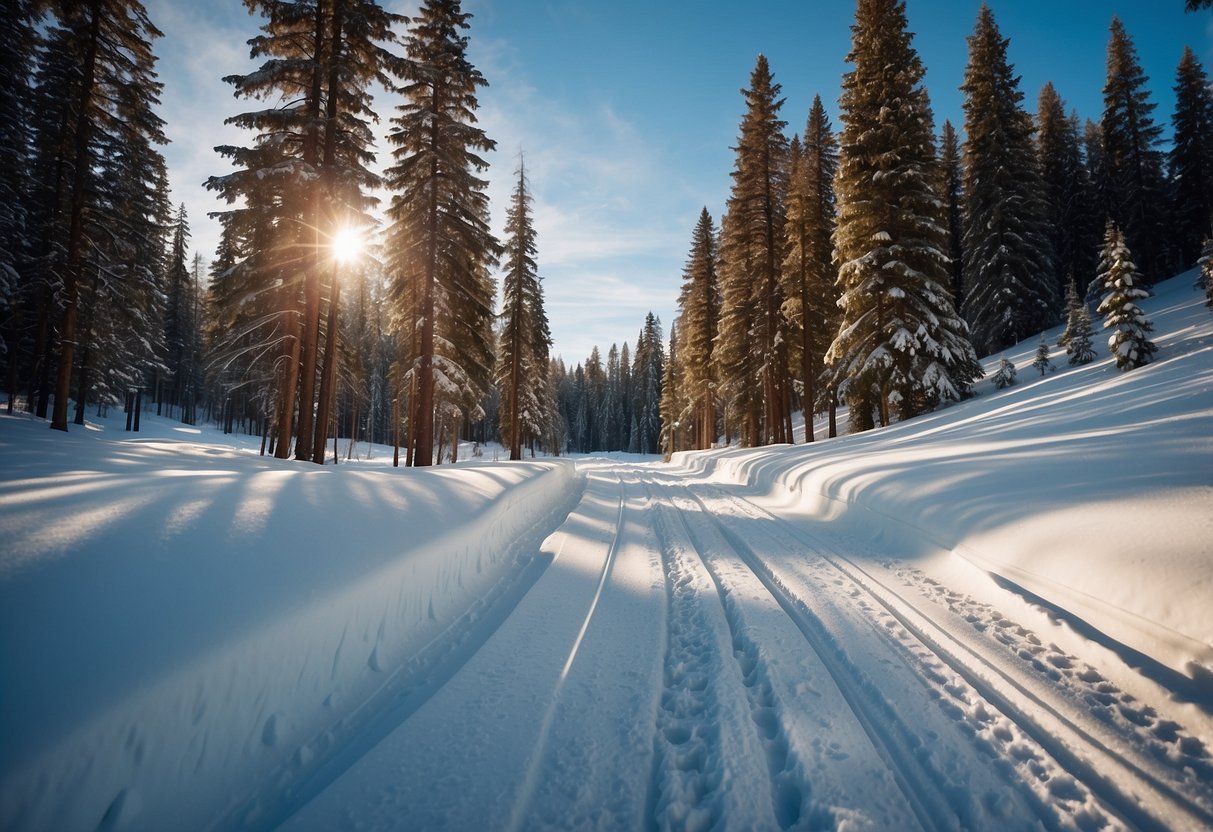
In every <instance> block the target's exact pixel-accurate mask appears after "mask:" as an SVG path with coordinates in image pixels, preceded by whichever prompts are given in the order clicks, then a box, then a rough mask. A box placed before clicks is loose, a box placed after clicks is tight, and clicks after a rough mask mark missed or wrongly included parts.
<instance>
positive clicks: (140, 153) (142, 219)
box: [35, 0, 165, 431]
mask: <svg viewBox="0 0 1213 832" xmlns="http://www.w3.org/2000/svg"><path fill="white" fill-rule="evenodd" d="M43 6H44V7H48V8H49V9H50V11H51V12H52V13H53V14H54V16H55V18H56V21H57V25H55V26H53V27H52V28H51V30H50V31H49V33H48V35H47V40H46V42H47V50H48V53H49V54H48V58H47V61H48V64H49V65H50V66H58V67H60V68H61V69H62V70H64V71H63V72H62V73H61V74H59V75H58V76H52V75H44V76H43V79H44V80H48V79H52V78H53V79H54V80H52V82H51V83H45V84H43V85H42V87H41V97H40V98H39V99H38V100H37V101H36V102H35V106H37V107H38V108H43V107H45V108H46V109H47V111H48V112H50V113H54V114H55V115H61V120H60V121H59V123H58V124H54V123H53V122H51V123H47V122H43V124H44V125H45V126H46V128H48V129H47V130H46V131H45V132H43V133H42V135H41V137H40V138H39V139H36V141H40V142H41V143H43V144H44V146H54V147H58V148H60V151H59V152H58V153H57V154H56V155H57V157H58V159H60V160H61V161H62V162H63V163H65V165H63V166H61V167H60V173H61V174H62V175H63V177H64V178H62V179H60V178H58V177H56V178H55V179H54V180H52V181H43V182H40V183H39V184H40V186H41V187H43V188H48V189H51V190H53V192H54V196H53V197H51V198H49V199H44V203H45V204H50V205H51V206H52V207H51V210H50V212H49V213H48V214H45V215H44V220H45V221H46V222H47V223H48V227H46V228H44V229H43V237H44V239H47V240H55V241H58V242H57V243H52V247H53V246H54V245H56V244H58V245H62V249H61V252H62V254H61V256H60V257H56V258H55V260H56V263H57V265H55V266H53V267H52V273H53V275H54V277H53V282H54V285H55V289H56V293H57V295H58V298H59V301H60V303H61V305H62V315H61V317H60V319H59V326H58V335H59V357H58V369H57V372H56V380H55V386H54V411H53V413H52V415H51V427H52V428H54V429H56V430H63V431H66V430H67V405H68V397H69V395H70V391H71V386H72V372H73V369H74V368H75V364H76V359H77V354H76V346H77V343H78V342H79V341H81V340H82V337H81V336H82V333H81V332H80V331H79V326H78V324H79V320H78V317H79V310H80V308H81V304H80V300H81V293H82V292H83V291H87V290H88V286H87V284H86V279H95V280H96V281H97V283H98V288H108V287H102V286H101V285H100V281H101V277H100V275H99V274H98V271H97V270H99V269H108V275H109V276H112V278H113V279H114V280H118V279H120V276H121V274H122V273H123V272H129V273H130V275H131V276H132V279H133V282H135V283H138V282H140V281H142V280H144V279H145V276H146V275H145V272H144V269H145V268H146V267H147V266H148V265H149V264H148V263H147V262H146V258H145V257H144V256H142V255H143V253H144V252H145V251H146V250H147V247H146V246H145V245H144V244H145V242H146V241H147V240H148V238H149V237H150V236H152V235H153V234H154V233H155V229H154V227H153V226H154V224H155V223H156V222H157V221H160V220H163V219H164V218H162V217H154V216H152V215H151V212H150V211H148V210H147V209H146V206H145V205H142V204H135V203H134V202H133V200H142V199H143V198H144V197H145V196H146V195H147V191H148V189H155V188H157V187H159V186H160V184H161V183H158V182H156V181H154V180H155V179H156V177H157V176H158V175H160V176H162V175H163V158H162V157H160V156H159V153H158V151H156V150H155V147H154V146H155V145H156V144H163V143H164V142H165V138H164V133H163V122H162V121H161V120H160V119H159V118H158V117H157V116H156V115H155V113H154V111H153V108H154V107H155V106H156V105H157V104H158V103H159V94H160V89H161V86H162V85H161V84H160V83H159V82H158V81H157V80H156V72H155V56H154V55H153V53H152V47H151V42H152V41H153V40H154V39H156V38H158V37H160V34H161V33H160V32H159V30H157V29H156V27H155V26H153V25H152V22H151V20H150V19H149V18H148V16H147V11H146V10H145V9H144V7H143V5H142V4H141V3H139V2H138V0H87V2H67V0H58V2H47V3H45V4H43ZM107 166H108V168H109V171H108V172H109V173H115V172H118V173H120V174H121V175H124V176H128V177H138V178H137V179H135V180H129V179H128V180H125V181H117V182H115V181H112V180H109V179H106V178H104V176H103V173H102V172H103V170H105V168H106V167H107ZM123 200H125V202H124V201H123ZM123 222H135V223H136V227H134V228H127V227H125V226H124V225H122V223H123ZM103 229H104V230H103ZM107 236H108V239H105V238H106V237H107ZM103 240H105V242H107V243H109V244H110V245H109V246H107V248H108V250H107V251H105V252H100V251H98V248H97V246H98V244H99V243H101V242H102V241H103ZM48 254H49V252H48ZM115 289H116V290H117V287H115ZM135 291H136V292H137V291H138V290H135ZM128 300H129V301H131V302H132V303H133V304H134V305H133V306H132V308H131V311H132V312H137V311H142V310H138V309H137V308H136V307H138V306H139V301H138V300H137V299H136V298H135V297H133V296H132V297H131V298H122V299H121V300H120V301H119V303H126V302H127V301H128ZM94 311H96V310H94ZM139 322H140V324H141V325H142V324H144V323H146V319H145V318H143V317H140V321H139ZM132 334H135V333H132ZM137 335H151V333H149V332H148V331H147V330H146V329H143V328H142V327H141V328H140V330H139V332H138V333H137ZM156 340H157V339H155V337H154V336H152V337H151V339H150V341H149V344H151V343H155V341H156ZM136 343H138V341H136ZM138 358H139V357H136V361H138ZM130 369H131V370H133V369H134V368H130ZM139 369H142V368H139ZM126 376H127V377H128V378H131V379H132V380H133V376H132V375H131V373H130V372H127V373H126ZM82 386H84V387H85V388H87V386H88V385H87V384H83V385H82Z"/></svg>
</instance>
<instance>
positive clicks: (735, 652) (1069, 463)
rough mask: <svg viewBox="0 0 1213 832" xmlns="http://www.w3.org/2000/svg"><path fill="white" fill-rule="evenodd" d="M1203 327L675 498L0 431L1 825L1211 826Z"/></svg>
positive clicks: (384, 460) (719, 479) (220, 440)
mask: <svg viewBox="0 0 1213 832" xmlns="http://www.w3.org/2000/svg"><path fill="white" fill-rule="evenodd" d="M1202 300H1203V298H1202V297H1201V296H1200V295H1199V294H1198V293H1197V292H1196V291H1195V290H1193V288H1192V275H1191V274H1187V275H1182V276H1180V277H1178V278H1175V279H1174V280H1172V281H1169V282H1167V283H1164V284H1160V285H1159V286H1157V287H1156V294H1155V296H1154V297H1152V298H1150V299H1148V300H1145V301H1143V303H1142V307H1143V309H1144V310H1145V311H1146V312H1147V313H1148V314H1149V316H1150V318H1151V320H1152V321H1153V322H1154V325H1155V334H1156V336H1157V337H1156V341H1155V342H1156V344H1157V345H1158V353H1157V355H1156V356H1155V361H1154V362H1153V363H1151V364H1149V365H1146V366H1144V367H1140V368H1136V369H1133V370H1131V371H1128V372H1119V371H1117V369H1116V367H1115V364H1114V360H1113V359H1112V358H1110V357H1109V356H1107V355H1105V354H1101V355H1099V356H1098V357H1097V359H1096V360H1095V361H1093V362H1092V363H1090V364H1087V365H1084V366H1078V367H1073V366H1069V365H1064V363H1063V362H1057V363H1058V364H1059V367H1058V369H1057V371H1056V372H1052V373H1049V374H1048V375H1045V376H1040V377H1038V376H1037V375H1036V374H1031V375H1030V377H1029V378H1026V379H1023V380H1021V381H1020V383H1019V384H1017V385H1015V386H1013V387H1009V388H1006V389H1004V390H999V389H996V388H995V387H994V384H993V381H992V379H991V376H992V374H993V373H992V371H993V370H994V368H995V367H996V366H997V365H998V363H999V362H1000V361H1001V360H1002V359H1004V358H1005V359H1007V360H1008V361H1010V362H1013V363H1016V364H1019V365H1021V366H1023V365H1024V364H1026V363H1031V361H1032V359H1033V358H1034V357H1035V354H1036V349H1037V345H1038V342H1039V339H1038V338H1036V337H1032V338H1029V339H1027V340H1025V341H1024V342H1023V343H1021V344H1020V345H1017V346H1016V347H1012V348H1011V349H1009V350H1007V351H1005V352H1003V353H1000V354H997V355H994V356H990V357H988V358H987V359H986V370H987V378H986V380H985V381H983V382H981V383H980V384H979V385H978V386H977V389H976V391H977V393H978V394H979V395H977V396H976V397H975V398H974V399H971V400H969V401H966V402H960V403H955V404H953V405H951V406H949V407H947V408H945V409H943V410H940V411H938V412H936V413H933V414H929V415H926V416H923V417H919V418H917V419H914V420H911V421H909V422H905V423H902V424H896V425H893V426H891V427H889V428H885V429H881V430H876V431H870V432H868V433H865V434H859V435H855V436H844V437H840V438H837V439H831V440H824V441H819V442H817V443H814V444H812V445H808V446H805V445H801V446H790V447H789V446H780V447H773V448H762V449H738V448H730V449H722V450H715V451H707V452H692V453H685V454H679V455H677V456H676V458H675V459H674V460H673V461H672V462H670V463H661V462H659V461H656V460H655V459H654V458H652V457H641V456H638V455H622V454H616V455H611V456H610V457H590V458H578V459H575V460H568V459H555V460H552V459H540V460H527V461H524V462H512V463H511V462H500V463H495V462H490V461H483V460H484V458H482V460H477V461H472V462H467V463H460V464H459V465H456V466H441V467H439V468H435V469H430V470H407V469H393V468H391V467H390V449H382V448H379V449H376V451H375V457H376V458H375V459H374V460H369V461H368V460H364V461H355V462H353V463H351V464H343V465H340V466H337V467H333V466H325V467H319V466H313V465H310V464H300V463H296V462H294V461H286V460H274V459H268V458H264V457H260V456H258V455H257V452H256V451H257V443H256V440H255V439H251V438H248V437H232V436H224V435H222V434H219V433H216V432H215V431H213V430H210V429H207V428H189V427H185V426H181V425H176V424H174V423H172V422H169V421H167V420H162V419H159V418H157V417H155V416H153V415H151V414H145V415H144V417H143V421H142V424H143V431H142V432H141V433H139V434H127V433H124V432H123V430H122V426H123V424H122V419H121V414H112V415H111V418H108V419H98V420H96V422H95V423H94V424H92V425H91V426H90V428H91V429H88V430H81V429H79V428H76V429H73V431H72V432H71V433H69V434H67V435H66V436H64V435H63V434H60V433H58V432H52V431H49V430H47V428H46V425H45V423H44V422H42V421H39V420H34V419H30V418H28V417H22V416H14V417H0V454H2V455H3V458H4V460H5V464H4V466H3V468H2V469H0V540H3V541H4V545H3V548H2V549H0V657H2V659H0V694H2V697H3V703H4V706H3V708H0V828H4V829H6V830H7V829H13V830H23V829H56V830H75V829H89V830H91V829H163V828H218V829H266V828H275V827H279V826H281V827H284V828H287V829H301V830H309V829H341V828H361V829H419V828H425V829H444V828H445V829H469V828H476V829H480V828H487V829H509V830H515V829H524V828H525V829H530V828H602V829H636V828H657V829H790V828H833V829H894V828H896V829H913V828H919V827H921V828H926V829H932V828H1036V827H1044V828H1055V829H1100V828H1103V829H1118V828H1153V829H1161V828H1207V827H1210V826H1213V758H1211V756H1210V752H1209V749H1210V747H1213V646H1211V645H1213V603H1210V602H1211V600H1213V550H1211V549H1210V541H1211V540H1213V511H1211V510H1210V506H1213V316H1210V315H1209V313H1208V310H1207V309H1206V308H1205V307H1204V306H1203V304H1202ZM1059 333H1060V330H1054V331H1050V332H1049V333H1046V335H1047V338H1048V342H1049V343H1050V344H1053V343H1055V342H1056V339H1057V335H1058V334H1059ZM1053 353H1054V355H1053V357H1054V360H1056V358H1057V357H1058V356H1059V355H1060V354H1061V351H1060V350H1058V349H1056V348H1054V349H1053ZM818 435H819V436H824V435H825V430H824V426H823V427H822V429H821V430H820V431H819V432H818ZM490 455H494V456H495V455H496V454H495V453H494V452H491V451H490V452H486V454H485V457H486V458H487V457H489V456H490ZM471 456H472V454H471V453H470V451H469V450H467V449H461V451H460V458H461V459H468V458H470V457H471Z"/></svg>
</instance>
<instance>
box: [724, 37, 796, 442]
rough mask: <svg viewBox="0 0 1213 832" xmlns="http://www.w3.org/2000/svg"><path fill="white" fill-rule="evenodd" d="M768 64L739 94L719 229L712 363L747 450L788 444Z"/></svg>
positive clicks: (779, 189) (780, 219)
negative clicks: (739, 114) (741, 107)
mask: <svg viewBox="0 0 1213 832" xmlns="http://www.w3.org/2000/svg"><path fill="white" fill-rule="evenodd" d="M779 93H780V85H779V84H777V83H775V81H774V78H773V77H772V75H771V70H770V67H769V66H768V64H767V59H766V57H765V56H763V55H759V56H758V60H757V63H756V65H755V67H754V71H753V73H752V74H751V75H750V86H749V88H748V89H744V90H742V94H743V95H744V96H745V99H746V114H745V116H744V117H743V119H742V122H741V135H740V137H739V138H738V141H737V147H736V148H735V151H736V161H735V163H734V167H733V173H732V177H733V186H732V190H731V192H730V195H729V200H728V203H727V213H726V215H725V217H724V219H723V220H722V221H721V246H720V255H721V313H720V314H721V320H720V335H719V338H718V340H717V349H716V356H715V362H716V366H717V370H718V372H719V374H720V383H721V386H722V390H723V393H724V395H725V398H726V401H727V402H728V409H729V410H728V412H729V418H731V419H732V420H733V421H734V423H736V424H738V425H739V426H740V428H741V430H742V435H743V439H744V441H745V443H746V444H748V445H761V444H767V443H769V442H786V441H788V439H789V438H790V437H789V436H788V425H789V424H790V418H791V414H790V413H789V410H788V407H789V404H790V402H789V399H790V393H791V389H790V384H789V378H788V356H787V324H786V321H785V319H784V317H783V312H782V308H781V307H782V304H783V289H782V286H781V285H780V280H779V277H780V270H781V266H782V263H783V234H784V223H785V218H784V204H783V200H784V192H785V190H786V187H787V154H788V143H787V139H786V138H785V137H784V135H783V128H784V127H785V126H786V123H785V122H784V121H782V120H781V119H780V118H779V110H780V108H781V107H782V106H783V99H782V98H780V97H779Z"/></svg>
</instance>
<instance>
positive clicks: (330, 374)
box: [300, 265, 341, 465]
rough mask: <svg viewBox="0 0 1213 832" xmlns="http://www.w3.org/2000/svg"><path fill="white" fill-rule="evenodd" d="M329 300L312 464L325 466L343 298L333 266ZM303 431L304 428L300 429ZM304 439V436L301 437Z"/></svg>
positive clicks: (335, 269)
mask: <svg viewBox="0 0 1213 832" xmlns="http://www.w3.org/2000/svg"><path fill="white" fill-rule="evenodd" d="M330 295H331V297H330V298H329V314H328V318H327V321H326V326H327V331H326V332H325V334H324V364H323V366H322V367H321V369H320V405H319V408H318V411H317V413H316V436H315V439H314V441H313V443H312V462H315V463H317V464H319V465H323V464H324V445H325V440H326V439H327V438H328V428H329V414H330V412H331V411H332V409H333V407H332V404H333V402H332V400H333V398H334V394H335V393H336V376H337V304H338V302H339V300H340V296H341V284H340V283H339V282H338V280H337V267H336V265H334V266H333V288H332V291H331V292H330ZM300 429H301V430H302V427H301V428H300ZM300 438H301V439H302V435H301V437H300Z"/></svg>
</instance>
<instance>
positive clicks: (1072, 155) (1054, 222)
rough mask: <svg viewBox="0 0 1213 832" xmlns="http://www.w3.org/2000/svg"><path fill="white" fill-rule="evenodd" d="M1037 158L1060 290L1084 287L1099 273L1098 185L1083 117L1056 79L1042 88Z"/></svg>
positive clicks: (1083, 288)
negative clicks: (1086, 154) (1069, 109)
mask: <svg viewBox="0 0 1213 832" xmlns="http://www.w3.org/2000/svg"><path fill="white" fill-rule="evenodd" d="M1036 120H1037V128H1038V132H1037V143H1036V146H1037V158H1038V160H1039V168H1040V173H1041V182H1042V184H1043V191H1042V193H1043V196H1044V201H1045V217H1046V227H1047V228H1048V230H1049V236H1050V241H1051V243H1052V247H1053V253H1054V257H1055V263H1056V268H1055V272H1056V275H1057V280H1058V291H1059V292H1060V291H1064V289H1065V286H1066V285H1067V284H1068V283H1069V282H1070V281H1071V280H1073V281H1076V282H1078V285H1079V290H1080V291H1082V290H1085V289H1086V285H1087V282H1088V281H1089V280H1090V278H1091V277H1093V276H1094V274H1095V259H1094V252H1095V251H1096V249H1097V248H1098V243H1099V236H1098V235H1099V223H1100V221H1099V220H1098V219H1097V218H1096V216H1095V214H1094V212H1093V210H1092V209H1093V204H1094V202H1095V193H1094V188H1093V186H1092V184H1091V179H1090V175H1089V174H1088V171H1087V168H1086V166H1085V165H1084V164H1083V160H1082V149H1081V140H1080V137H1079V129H1078V116H1077V114H1072V115H1070V116H1069V117H1067V116H1066V113H1065V104H1064V103H1063V102H1062V100H1061V96H1060V95H1058V94H1057V90H1056V89H1054V87H1053V84H1052V83H1051V82H1050V83H1046V84H1045V85H1044V87H1042V88H1041V90H1040V100H1039V105H1038V108H1037V117H1036Z"/></svg>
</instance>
